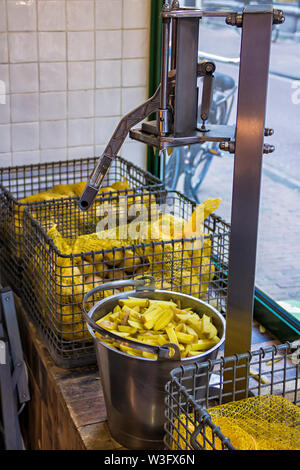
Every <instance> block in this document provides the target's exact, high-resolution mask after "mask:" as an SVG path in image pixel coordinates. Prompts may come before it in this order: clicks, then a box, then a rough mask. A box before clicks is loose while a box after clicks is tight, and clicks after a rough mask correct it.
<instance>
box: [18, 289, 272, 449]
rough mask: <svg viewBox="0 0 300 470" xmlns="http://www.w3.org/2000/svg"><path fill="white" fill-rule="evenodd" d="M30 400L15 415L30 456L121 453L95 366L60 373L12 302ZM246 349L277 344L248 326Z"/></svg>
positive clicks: (23, 315)
mask: <svg viewBox="0 0 300 470" xmlns="http://www.w3.org/2000/svg"><path fill="white" fill-rule="evenodd" d="M15 303H16V310H17V314H18V321H19V328H20V333H21V338H22V344H23V351H24V357H25V361H26V364H27V368H28V376H29V385H30V393H31V400H30V402H29V403H28V404H27V405H26V407H25V410H24V411H23V413H22V415H21V425H22V429H23V437H24V441H25V446H26V448H27V449H30V450H31V449H32V450H38V449H41V450H82V449H87V450H95V449H97V450H103V449H105V450H114V449H118V450H120V449H123V448H122V446H121V445H120V444H119V443H118V442H116V441H115V440H114V439H113V438H112V437H111V435H110V432H109V429H108V426H107V422H106V408H105V403H104V397H103V392H102V386H101V379H100V378H99V373H98V368H97V366H96V365H95V366H87V367H82V368H78V369H72V370H68V369H61V368H59V367H57V366H56V365H55V364H54V362H53V360H52V359H51V357H50V355H49V353H48V351H47V349H46V347H45V346H44V345H43V343H42V341H41V340H40V338H39V334H38V331H37V330H36V328H35V326H34V325H33V323H32V321H31V320H30V319H29V317H28V315H27V313H26V312H25V310H24V308H23V307H22V304H21V301H20V299H19V298H18V297H16V296H15ZM252 343H253V345H254V347H255V349H257V348H258V347H260V346H266V345H269V344H278V343H279V341H276V340H275V339H274V338H272V337H271V335H269V334H268V333H267V332H266V333H264V334H261V333H260V331H259V328H258V325H257V323H254V329H253V338H252Z"/></svg>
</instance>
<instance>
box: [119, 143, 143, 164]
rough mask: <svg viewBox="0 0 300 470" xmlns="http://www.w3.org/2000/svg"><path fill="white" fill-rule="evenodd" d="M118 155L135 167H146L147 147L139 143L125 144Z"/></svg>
mask: <svg viewBox="0 0 300 470" xmlns="http://www.w3.org/2000/svg"><path fill="white" fill-rule="evenodd" d="M120 155H121V156H122V157H123V158H125V159H126V160H128V161H130V162H132V163H134V164H135V165H137V166H139V167H141V168H146V167H147V146H146V145H144V144H143V143H140V142H133V141H130V142H126V143H125V144H124V145H123V146H122V148H121V150H120Z"/></svg>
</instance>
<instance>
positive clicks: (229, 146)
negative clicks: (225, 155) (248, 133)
mask: <svg viewBox="0 0 300 470" xmlns="http://www.w3.org/2000/svg"><path fill="white" fill-rule="evenodd" d="M219 148H220V150H223V152H229V153H234V152H235V142H221V143H220V145H219Z"/></svg>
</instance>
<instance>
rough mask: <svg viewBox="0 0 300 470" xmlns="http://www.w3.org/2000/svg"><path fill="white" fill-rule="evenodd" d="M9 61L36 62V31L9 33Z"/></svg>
mask: <svg viewBox="0 0 300 470" xmlns="http://www.w3.org/2000/svg"><path fill="white" fill-rule="evenodd" d="M8 43H9V58H10V62H12V63H14V62H36V61H37V36H36V33H10V34H9V36H8Z"/></svg>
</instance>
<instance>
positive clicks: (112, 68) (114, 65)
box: [96, 60, 121, 88]
mask: <svg viewBox="0 0 300 470" xmlns="http://www.w3.org/2000/svg"><path fill="white" fill-rule="evenodd" d="M120 86H121V61H120V60H101V61H97V62H96V88H110V87H117V88H118V87H120Z"/></svg>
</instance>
